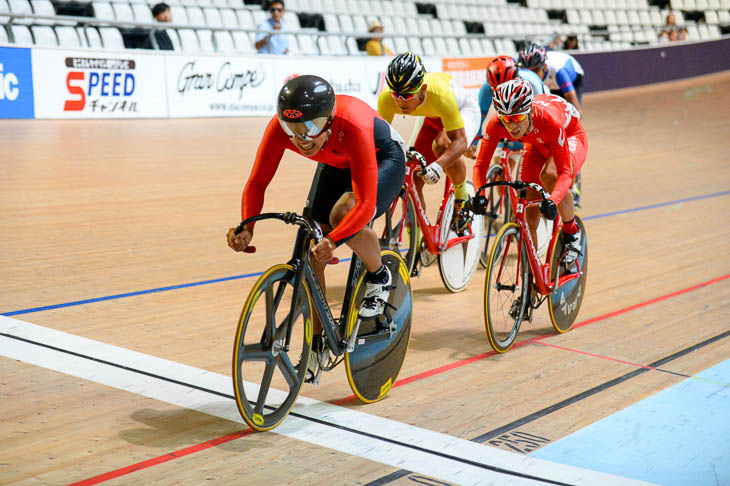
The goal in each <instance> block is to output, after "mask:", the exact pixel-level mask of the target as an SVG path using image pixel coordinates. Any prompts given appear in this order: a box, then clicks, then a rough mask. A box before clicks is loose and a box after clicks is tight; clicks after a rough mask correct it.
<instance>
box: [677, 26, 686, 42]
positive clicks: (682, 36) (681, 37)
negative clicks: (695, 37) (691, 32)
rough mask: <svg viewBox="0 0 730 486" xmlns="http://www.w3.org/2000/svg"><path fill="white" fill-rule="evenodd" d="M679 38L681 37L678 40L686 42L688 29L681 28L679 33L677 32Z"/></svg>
mask: <svg viewBox="0 0 730 486" xmlns="http://www.w3.org/2000/svg"><path fill="white" fill-rule="evenodd" d="M677 36H678V37H679V39H677V40H681V41H686V40H687V27H681V28H680V29H679V32H677Z"/></svg>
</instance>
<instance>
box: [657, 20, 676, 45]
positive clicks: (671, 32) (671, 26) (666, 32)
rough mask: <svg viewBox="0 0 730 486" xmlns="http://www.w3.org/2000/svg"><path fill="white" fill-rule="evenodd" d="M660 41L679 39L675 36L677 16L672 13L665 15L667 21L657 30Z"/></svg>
mask: <svg viewBox="0 0 730 486" xmlns="http://www.w3.org/2000/svg"><path fill="white" fill-rule="evenodd" d="M659 40H660V41H665V42H666V41H676V40H679V39H678V36H677V17H675V16H674V14H673V13H670V14H669V15H667V23H666V24H665V25H664V29H662V31H661V32H659Z"/></svg>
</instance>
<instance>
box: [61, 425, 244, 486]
mask: <svg viewBox="0 0 730 486" xmlns="http://www.w3.org/2000/svg"><path fill="white" fill-rule="evenodd" d="M253 432H254V431H253V429H246V430H241V431H238V432H234V433H232V434H228V435H224V436H223V437H217V438H215V439H211V440H209V441H207V442H203V443H201V444H196V445H194V446H190V447H186V448H185V449H180V450H179V451H175V452H169V453H167V454H164V455H162V456H158V457H153V458H152V459H147V460H146V461H142V462H138V463H137V464H132V465H131V466H126V467H123V468H120V469H116V470H114V471H109V472H106V473H104V474H99V475H98V476H94V477H93V478H89V479H84V480H83V481H79V482H78V483H72V484H70V485H69V486H90V485H92V484H99V483H102V482H104V481H109V480H110V479H114V478H118V477H120V476H125V475H127V474H129V473H133V472H135V471H139V470H141V469H146V468H148V467H152V466H156V465H157V464H162V463H163V462H167V461H172V460H173V459H178V458H180V457H184V456H187V455H190V454H194V453H195V452H200V451H202V450H205V449H209V448H211V447H214V446H217V445H220V444H225V443H226V442H231V441H234V440H236V439H240V438H241V437H245V436H247V435H249V434H252V433H253Z"/></svg>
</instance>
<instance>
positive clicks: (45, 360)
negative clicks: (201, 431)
mask: <svg viewBox="0 0 730 486" xmlns="http://www.w3.org/2000/svg"><path fill="white" fill-rule="evenodd" d="M0 333H4V334H7V335H11V336H15V337H18V338H22V339H27V340H29V341H33V342H37V343H42V344H46V345H50V346H54V347H56V348H59V349H63V350H67V351H69V352H72V353H78V354H81V355H84V356H88V357H91V358H95V359H99V360H103V361H107V362H110V363H115V364H117V365H119V366H122V367H127V368H130V369H123V368H119V367H116V366H111V365H108V364H105V363H100V362H98V361H94V360H91V359H88V358H84V357H80V356H74V355H73V354H69V353H66V352H62V351H56V350H52V349H48V348H46V347H41V346H38V345H35V344H31V343H27V342H24V341H20V340H18V339H12V338H8V337H5V336H0V355H1V356H5V357H7V358H10V359H15V360H19V361H23V362H26V363H29V364H33V365H36V366H40V367H43V368H47V369H51V370H54V371H58V372H60V373H64V374H67V375H71V376H75V377H78V378H83V379H85V380H89V381H93V382H96V383H101V384H103V385H107V386H111V387H114V388H118V389H121V390H124V391H128V392H131V393H135V394H138V395H142V396H145V397H148V398H152V399H155V400H160V401H163V402H166V403H170V404H173V405H176V406H180V407H184V408H188V409H191V410H196V411H199V412H203V413H206V414H209V415H213V416H216V417H219V418H223V419H226V420H231V421H233V422H238V423H243V420H242V419H241V417H240V415H239V414H238V410H237V408H236V405H235V403H234V401H233V400H231V399H227V398H223V397H220V396H217V395H214V394H212V393H208V392H205V391H201V390H198V389H196V388H192V387H189V386H185V385H181V384H178V383H171V382H170V381H166V380H164V379H160V378H155V377H151V376H147V375H145V374H140V373H138V372H135V371H132V369H133V370H140V371H143V372H146V373H150V374H155V375H159V376H162V377H165V378H168V379H171V380H175V381H178V382H182V383H187V384H190V385H194V386H196V387H200V388H204V389H208V390H212V391H215V392H217V393H222V394H226V395H230V396H232V395H233V386H232V382H231V378H230V377H228V376H225V375H221V374H218V373H212V372H210V371H206V370H201V369H198V368H194V367H192V366H187V365H184V364H180V363H176V362H174V361H169V360H166V359H162V358H157V357H154V356H150V355H147V354H143V353H139V352H136V351H131V350H128V349H124V348H120V347H117V346H113V345H110V344H105V343H102V342H99V341H94V340H91V339H87V338H83V337H79V336H76V335H73V334H68V333H65V332H61V331H57V330H54V329H49V328H46V327H43V326H38V325H35V324H31V323H29V322H25V321H21V320H18V319H13V318H10V317H6V316H1V315H0ZM292 411H293V412H296V413H297V414H298V415H302V416H305V417H311V418H313V419H317V420H320V421H324V422H327V423H328V424H332V426H330V425H325V424H320V423H317V422H313V421H310V420H307V419H305V418H299V417H294V416H291V415H290V416H289V417H287V418H286V419H285V420H284V422H283V423H282V424H281V425H280V426H279V427H277V428H276V429H274V430H273V431H272V432H273V433H276V434H280V435H283V436H286V437H290V438H293V439H297V440H301V441H304V442H308V443H311V444H314V445H317V446H320V447H326V448H329V449H333V450H337V451H340V452H344V453H347V454H351V455H353V456H357V457H362V458H365V459H367V460H371V461H376V462H379V463H382V464H387V465H389V466H392V467H396V468H399V469H407V470H409V471H413V472H417V473H420V474H424V475H428V476H432V477H434V478H438V479H441V480H443V481H449V482H453V483H458V484H475V485H476V484H499V485H535V484H546V483H545V482H543V481H537V480H533V479H529V478H523V477H519V476H514V475H511V474H507V473H500V472H495V471H492V470H488V469H485V468H483V467H479V466H475V465H472V464H468V463H465V462H462V461H459V460H455V459H451V458H449V457H443V456H442V455H439V454H445V455H448V456H451V457H455V458H462V459H464V460H467V461H470V462H472V463H478V464H484V465H489V466H490V467H496V468H501V469H505V470H508V471H513V472H515V473H518V474H522V475H529V476H532V477H536V478H543V479H545V480H549V481H557V482H562V483H567V484H580V485H583V484H591V485H595V486H601V485H606V486H609V485H610V486H618V485H627V486H629V485H631V486H634V485H637V486H638V485H648V484H650V483H646V482H642V481H637V480H634V479H629V478H623V477H620V476H615V475H611V474H606V473H602V472H597V471H592V470H588V469H582V468H577V467H573V466H567V465H564V464H558V463H554V462H550V461H545V460H541V459H534V458H531V457H527V456H522V455H520V454H516V453H512V452H507V451H502V450H499V449H495V448H492V447H489V446H485V445H483V444H478V443H475V442H471V441H468V440H464V439H459V438H457V437H452V436H449V435H446V434H441V433H438V432H433V431H430V430H426V429H422V428H420V427H415V426H412V425H408V424H403V423H400V422H396V421H393V420H388V419H384V418H380V417H377V416H374V415H369V414H366V413H363V412H359V411H356V410H352V409H348V408H344V407H339V406H336V405H332V404H329V403H324V402H320V401H318V400H314V399H311V398H307V397H303V396H300V397H299V399H298V400H297V403H296V405H295V406H294V408H293V410H292ZM339 427H345V428H347V429H351V430H353V431H354V432H351V431H348V430H342V429H341V428H339ZM358 432H362V433H367V434H369V435H372V434H375V435H377V436H378V437H382V438H383V439H384V440H381V439H379V438H374V437H372V436H367V435H362V434H360V433H358ZM244 440H245V439H244ZM387 440H392V441H397V442H398V444H394V443H392V442H388V441H387ZM400 444H402V445H400ZM414 447H416V448H417V449H414Z"/></svg>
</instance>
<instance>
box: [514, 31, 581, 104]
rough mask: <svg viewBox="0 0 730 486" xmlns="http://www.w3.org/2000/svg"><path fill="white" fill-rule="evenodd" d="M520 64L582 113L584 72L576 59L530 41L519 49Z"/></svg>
mask: <svg viewBox="0 0 730 486" xmlns="http://www.w3.org/2000/svg"><path fill="white" fill-rule="evenodd" d="M520 66H522V67H525V68H527V69H529V70H530V71H533V72H534V73H536V74H537V75H538V76H539V77H540V79H542V80H543V81H544V82H545V85H546V86H547V87H548V88H550V90H551V92H552V93H553V94H557V95H558V96H562V97H563V98H565V99H566V100H567V101H569V102H570V103H571V104H572V105H573V106H575V107H576V109H577V110H578V113H581V114H582V110H581V107H580V104H581V102H582V100H583V74H584V73H583V67H582V66H581V65H580V63H579V62H578V60H577V59H575V58H574V57H573V56H571V55H570V54H566V53H565V52H560V51H548V50H546V49H545V47H544V46H541V45H540V44H535V43H532V44H530V45H528V46H527V47H525V48H524V49H522V50H521V51H520Z"/></svg>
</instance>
